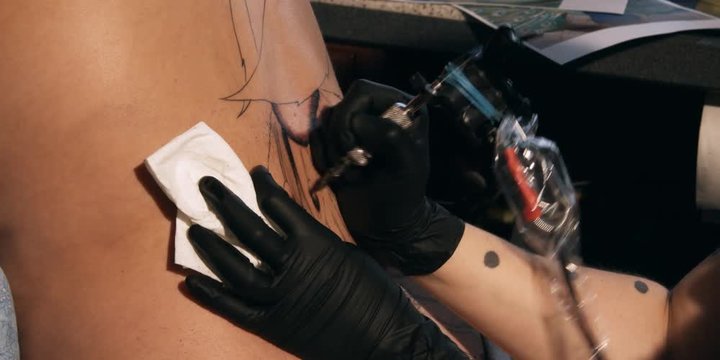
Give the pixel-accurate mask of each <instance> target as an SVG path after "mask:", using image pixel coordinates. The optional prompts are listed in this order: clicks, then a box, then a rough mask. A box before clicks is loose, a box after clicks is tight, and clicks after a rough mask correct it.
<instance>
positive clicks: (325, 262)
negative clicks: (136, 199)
mask: <svg viewBox="0 0 720 360" xmlns="http://www.w3.org/2000/svg"><path fill="white" fill-rule="evenodd" d="M251 175H252V179H253V183H254V184H255V190H256V192H257V196H258V203H259V205H260V208H261V209H262V210H263V212H264V213H265V214H266V215H267V216H268V218H269V220H270V221H272V222H274V223H276V224H277V225H278V227H279V228H280V229H281V231H282V232H283V233H284V235H279V234H277V233H275V232H274V231H273V230H272V229H271V228H270V227H268V226H267V225H266V224H265V223H264V222H263V220H262V219H260V218H259V217H258V216H257V215H255V213H253V212H252V210H250V209H249V208H247V206H246V205H245V204H244V203H243V202H242V200H240V199H239V198H238V197H237V196H235V195H234V194H233V193H231V192H230V190H228V189H227V188H226V187H225V186H224V185H223V184H221V183H220V182H219V181H218V180H217V179H215V178H211V177H206V178H203V179H202V180H201V181H200V190H201V192H202V194H203V196H204V197H205V199H206V201H207V202H208V203H209V204H210V205H211V207H212V208H214V209H215V212H217V213H218V216H219V217H220V218H221V220H222V221H223V223H224V224H225V225H226V226H227V227H228V228H229V229H230V230H231V231H232V232H233V233H234V234H235V235H236V236H237V238H238V239H240V241H242V242H243V243H244V244H245V245H247V247H248V248H249V249H251V250H252V251H254V252H255V253H256V254H257V255H258V256H259V257H260V258H261V259H262V260H263V261H264V262H265V264H266V265H267V267H268V268H269V270H261V269H257V268H255V267H253V266H252V264H250V262H249V261H248V260H247V258H245V257H244V256H242V255H241V254H240V253H239V252H238V251H237V250H236V249H234V248H233V247H232V246H231V245H229V244H228V243H226V242H225V241H223V240H222V239H220V238H218V237H217V236H216V235H215V234H214V233H213V232H211V231H209V230H206V229H204V228H203V227H201V226H198V225H193V226H192V227H191V228H190V230H189V236H190V240H191V242H192V244H193V246H194V247H195V249H196V250H197V252H198V254H199V255H200V256H201V258H202V259H203V260H204V261H205V262H206V263H207V264H208V266H209V268H210V269H212V270H213V272H214V273H215V274H217V275H218V277H219V278H220V279H222V281H223V282H222V283H219V282H217V281H215V280H213V279H211V278H209V277H207V276H204V275H201V274H193V275H190V276H188V277H187V279H186V285H187V288H188V289H189V291H190V293H191V294H192V296H193V297H194V298H196V299H197V300H198V301H200V302H201V303H202V304H204V305H205V306H207V307H209V308H211V309H213V310H215V311H216V312H218V313H220V314H221V315H223V316H224V317H225V318H227V319H228V320H230V321H232V322H234V323H236V324H237V325H239V326H241V327H243V328H245V329H246V330H248V331H250V332H253V333H255V334H257V335H259V336H260V337H262V338H264V339H266V340H268V341H270V342H272V343H273V344H275V345H277V346H279V347H280V348H282V349H284V350H286V351H289V352H291V353H293V354H295V355H297V356H300V357H301V358H305V359H461V358H465V356H464V354H463V353H462V352H461V351H460V350H459V349H458V348H457V347H456V346H455V344H454V343H452V342H451V341H450V340H449V339H448V338H447V337H445V336H444V335H443V334H442V333H441V332H440V330H439V329H438V327H437V326H436V325H435V324H434V323H433V322H432V321H431V320H429V319H428V318H426V317H424V316H422V315H421V314H420V313H418V312H417V310H416V309H415V308H414V307H413V306H412V304H411V303H410V301H409V300H408V298H407V297H405V295H404V293H403V292H402V290H401V289H400V287H398V285H396V284H395V283H394V282H392V280H391V279H389V278H388V276H387V275H386V274H385V272H384V271H383V269H381V268H380V267H379V266H378V265H377V263H376V262H374V261H373V260H372V259H371V258H369V257H368V256H367V255H365V254H364V253H363V252H361V251H359V250H358V249H356V247H355V246H354V245H352V244H349V243H344V242H342V241H341V240H340V239H339V238H338V237H337V236H336V235H335V234H334V233H333V232H331V231H330V230H329V229H327V228H326V227H324V226H323V225H321V224H320V223H318V222H317V221H315V219H313V218H312V217H311V216H310V215H309V214H308V213H306V212H305V210H304V209H302V208H301V207H300V206H299V205H297V204H296V203H295V202H294V201H293V200H292V199H290V197H289V196H288V195H287V193H286V192H285V191H284V190H282V188H280V187H279V186H278V185H277V184H276V183H275V182H274V181H273V179H272V177H271V176H270V174H269V173H268V172H267V170H265V169H264V168H259V169H256V170H254V171H253V172H252V174H251Z"/></svg>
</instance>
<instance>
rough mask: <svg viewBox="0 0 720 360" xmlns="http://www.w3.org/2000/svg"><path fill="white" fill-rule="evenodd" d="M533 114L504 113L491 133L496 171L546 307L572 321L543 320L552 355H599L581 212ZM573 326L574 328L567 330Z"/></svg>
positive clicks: (555, 150) (602, 344)
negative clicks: (534, 261) (533, 258)
mask: <svg viewBox="0 0 720 360" xmlns="http://www.w3.org/2000/svg"><path fill="white" fill-rule="evenodd" d="M537 126H538V119H537V116H536V115H533V116H530V117H527V118H522V117H516V116H513V115H506V116H505V117H504V118H503V120H502V121H501V123H500V125H499V127H498V130H497V135H496V136H497V137H496V149H495V165H494V166H495V169H494V170H495V175H496V177H497V180H498V184H499V186H500V188H501V190H502V192H503V194H504V195H505V198H506V199H507V201H508V203H509V206H510V208H511V209H512V210H513V212H514V214H515V218H516V227H517V230H518V232H519V234H520V236H521V237H522V239H523V241H524V242H525V244H526V245H527V247H528V248H529V249H530V250H532V251H533V252H534V253H536V254H537V255H539V256H540V258H539V260H538V267H537V269H538V272H539V273H540V275H541V276H540V277H539V278H540V279H541V281H543V282H544V283H546V284H548V286H549V289H547V290H548V291H549V293H550V294H551V295H552V296H551V297H550V298H552V299H554V300H553V301H554V303H553V304H551V307H552V308H553V309H552V311H551V312H556V313H557V314H559V315H558V316H559V317H560V318H561V319H562V320H561V321H571V322H572V323H571V324H570V325H571V326H566V325H567V324H558V323H557V321H548V326H547V331H548V334H549V339H550V341H552V342H553V343H552V344H551V346H552V349H554V350H556V351H557V356H556V358H578V354H585V356H587V357H588V358H594V359H600V358H602V349H603V348H604V347H605V346H606V345H607V342H608V339H607V337H605V336H603V333H604V332H603V331H602V326H601V321H600V320H601V319H600V314H599V313H598V311H596V310H595V309H596V306H595V305H596V304H595V297H596V296H595V293H594V292H593V291H592V289H591V288H590V286H588V285H587V284H588V283H589V282H588V275H587V272H585V271H583V269H582V267H581V257H580V251H579V250H580V248H579V246H580V213H579V208H578V203H577V200H576V197H575V191H574V188H573V185H572V182H571V181H570V177H569V175H568V172H567V169H566V167H565V164H564V162H563V159H562V156H561V155H560V151H559V149H558V147H557V146H556V145H555V143H554V142H552V141H550V140H548V139H545V138H542V137H537V136H535V132H536V129H537ZM568 329H573V331H568Z"/></svg>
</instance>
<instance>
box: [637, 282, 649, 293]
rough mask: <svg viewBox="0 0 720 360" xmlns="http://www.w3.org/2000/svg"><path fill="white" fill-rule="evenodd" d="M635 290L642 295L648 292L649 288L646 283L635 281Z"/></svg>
mask: <svg viewBox="0 0 720 360" xmlns="http://www.w3.org/2000/svg"><path fill="white" fill-rule="evenodd" d="M635 290H637V291H638V292H640V293H641V294H645V293H647V292H648V286H647V284H646V283H644V282H642V281H640V280H637V281H635Z"/></svg>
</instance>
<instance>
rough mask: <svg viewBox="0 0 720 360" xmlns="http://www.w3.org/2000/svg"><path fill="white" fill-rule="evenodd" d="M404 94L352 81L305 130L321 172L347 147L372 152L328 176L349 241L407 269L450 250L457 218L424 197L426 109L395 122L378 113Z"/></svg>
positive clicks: (416, 270) (438, 262) (429, 268)
mask: <svg viewBox="0 0 720 360" xmlns="http://www.w3.org/2000/svg"><path fill="white" fill-rule="evenodd" d="M408 100H409V96H408V95H407V94H405V93H403V92H401V91H399V90H397V89H394V88H391V87H387V86H383V85H380V84H376V83H373V82H370V81H366V80H359V81H356V82H355V83H354V84H353V85H352V86H351V87H350V89H349V90H348V92H347V94H346V95H345V98H344V99H343V100H342V101H341V102H340V103H338V105H336V106H335V107H333V108H331V109H330V110H329V111H328V114H327V116H326V117H324V118H323V122H322V123H321V124H320V126H319V127H318V128H317V129H316V130H315V131H313V133H311V135H310V147H311V152H312V158H313V164H314V166H315V168H316V169H317V170H318V171H319V172H320V173H324V172H325V171H327V169H329V168H330V167H332V166H333V165H334V164H337V163H338V162H340V158H341V157H342V156H344V155H345V153H347V151H348V150H350V149H352V148H354V147H357V146H359V147H361V148H363V149H365V150H367V151H368V152H369V153H370V154H371V155H372V158H371V159H370V162H369V164H368V165H367V166H365V167H351V168H350V169H349V170H348V171H346V172H345V174H343V176H342V177H341V178H340V179H338V180H337V181H335V182H333V183H331V187H332V189H333V191H334V192H335V196H336V198H337V200H338V205H339V208H340V212H341V214H342V216H343V219H344V220H345V223H346V224H347V226H348V229H349V230H350V233H351V234H352V236H353V238H354V239H355V241H356V242H357V243H358V245H359V246H360V247H362V248H363V249H365V250H366V251H368V252H369V253H370V254H371V255H372V256H373V257H375V258H376V259H377V260H379V261H380V262H381V263H383V264H386V265H391V266H395V267H398V268H399V269H400V270H401V271H402V272H403V273H405V274H407V275H418V274H428V273H431V272H434V271H435V270H437V269H438V268H439V267H440V266H442V264H444V263H445V261H447V260H448V259H449V258H450V256H451V255H452V253H453V252H454V250H455V248H456V247H457V244H458V242H459V240H460V237H461V236H462V233H463V231H464V223H463V222H462V220H460V219H458V218H456V217H455V216H453V215H451V214H450V213H449V212H447V211H446V210H445V209H444V208H442V207H441V206H440V205H438V204H436V203H434V202H433V201H431V200H429V199H427V198H426V197H425V190H426V189H425V188H426V185H427V180H428V174H429V171H430V165H429V153H428V136H427V130H428V117H427V115H426V113H425V112H424V111H421V112H418V113H416V115H417V116H416V117H415V120H414V122H413V124H412V125H411V126H410V127H409V128H407V129H402V128H401V127H400V126H399V125H397V124H395V123H393V122H392V121H390V120H388V119H384V118H382V117H381V114H382V113H383V112H384V111H385V110H387V109H388V108H389V107H390V106H392V105H393V104H394V103H396V102H407V101H408Z"/></svg>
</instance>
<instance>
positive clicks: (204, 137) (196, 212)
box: [145, 122, 267, 279]
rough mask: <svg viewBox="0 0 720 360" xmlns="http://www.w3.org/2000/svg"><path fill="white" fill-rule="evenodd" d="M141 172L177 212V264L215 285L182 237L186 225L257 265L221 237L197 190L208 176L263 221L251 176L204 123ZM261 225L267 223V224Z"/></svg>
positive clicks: (152, 157)
mask: <svg viewBox="0 0 720 360" xmlns="http://www.w3.org/2000/svg"><path fill="white" fill-rule="evenodd" d="M145 166H146V167H147V169H148V170H149V171H150V173H151V174H152V176H153V177H154V178H155V181H156V182H157V183H158V184H159V185H160V187H161V188H162V189H163V191H164V192H165V194H166V195H167V196H168V198H170V200H172V201H173V202H174V203H175V206H177V219H176V220H175V263H176V264H178V265H181V266H184V267H186V268H190V269H193V270H195V271H198V272H200V273H203V274H205V275H207V276H210V277H212V278H215V279H217V277H216V276H215V275H214V274H213V273H212V271H210V269H208V267H207V266H206V265H205V263H203V261H202V260H201V259H200V257H199V256H198V255H197V254H196V253H195V249H193V247H192V245H191V244H190V242H189V240H188V237H187V230H188V228H190V225H192V224H199V225H202V226H203V227H205V228H207V229H210V230H212V231H214V232H215V233H216V234H218V235H220V237H222V238H223V239H225V240H227V241H228V242H230V243H231V244H233V245H235V247H236V248H237V249H238V250H240V251H241V252H242V253H243V254H244V255H245V256H247V257H248V258H249V259H250V262H252V263H253V264H254V265H256V266H257V265H258V263H259V261H258V259H257V258H256V257H254V256H253V255H252V254H251V253H249V252H248V251H246V250H245V249H242V248H240V247H238V246H237V245H238V244H239V242H238V241H237V239H236V238H235V237H234V236H233V235H232V233H231V232H229V231H226V229H225V228H224V227H223V225H222V223H221V222H220V220H219V219H218V218H217V216H215V214H214V213H213V212H212V211H210V209H209V208H208V206H207V203H206V202H205V199H204V198H203V197H202V194H200V190H199V189H198V182H199V181H200V179H201V178H203V177H204V176H213V177H215V178H217V179H218V180H220V181H221V182H222V183H223V184H225V186H227V187H228V188H229V189H230V190H232V192H234V193H235V194H236V195H237V196H239V197H240V199H242V200H243V202H245V204H246V205H247V206H248V207H249V208H250V209H252V210H253V211H254V212H255V213H256V214H258V215H259V216H260V217H261V218H263V220H265V218H264V217H263V215H262V213H261V212H260V209H259V207H258V204H257V198H256V196H255V188H254V187H253V183H252V179H251V178H250V173H248V171H247V169H246V168H245V166H244V165H243V163H242V161H240V159H239V158H238V157H237V155H236V154H235V152H234V151H233V150H232V148H230V145H228V144H227V143H226V142H225V140H223V138H222V137H220V135H218V134H217V133H216V132H215V131H213V130H212V129H211V128H210V127H209V126H207V124H205V123H204V122H200V123H198V124H197V125H195V126H194V127H192V128H191V129H190V130H188V131H186V132H185V133H183V134H181V135H180V136H178V137H176V138H175V139H173V140H172V141H170V142H169V143H168V144H167V145H165V146H163V147H162V148H160V150H158V151H156V152H155V153H154V154H152V155H150V156H149V157H148V158H147V159H146V160H145ZM265 222H266V223H267V220H265Z"/></svg>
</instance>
